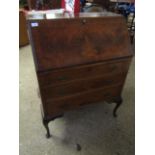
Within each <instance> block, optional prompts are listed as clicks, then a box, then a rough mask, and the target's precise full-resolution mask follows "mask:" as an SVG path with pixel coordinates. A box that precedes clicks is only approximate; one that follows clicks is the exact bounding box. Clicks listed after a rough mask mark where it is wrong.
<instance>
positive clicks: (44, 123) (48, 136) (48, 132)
mask: <svg viewBox="0 0 155 155" xmlns="http://www.w3.org/2000/svg"><path fill="white" fill-rule="evenodd" d="M48 123H49V121H47V120H45V119H43V125H44V127H45V129H46V131H47V134H46V138H50V137H51V135H50V130H49V127H48Z"/></svg>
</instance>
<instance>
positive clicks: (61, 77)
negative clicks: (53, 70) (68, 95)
mask: <svg viewBox="0 0 155 155" xmlns="http://www.w3.org/2000/svg"><path fill="white" fill-rule="evenodd" d="M58 80H60V81H64V80H67V77H66V76H60V77H58Z"/></svg>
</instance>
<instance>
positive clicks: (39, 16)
mask: <svg viewBox="0 0 155 155" xmlns="http://www.w3.org/2000/svg"><path fill="white" fill-rule="evenodd" d="M120 16H121V15H119V14H116V13H112V12H95V13H94V12H93V13H78V14H74V13H69V12H64V10H63V9H59V10H48V11H29V12H28V14H27V20H44V19H46V20H57V19H72V18H74V19H75V18H98V17H100V18H101V17H105V18H106V17H120Z"/></svg>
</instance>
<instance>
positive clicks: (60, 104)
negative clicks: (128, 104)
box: [45, 85, 122, 115]
mask: <svg viewBox="0 0 155 155" xmlns="http://www.w3.org/2000/svg"><path fill="white" fill-rule="evenodd" d="M121 90H122V85H117V86H114V87H109V88H100V89H95V90H93V91H87V92H84V93H79V94H76V95H71V96H66V97H63V98H61V99H53V100H51V101H48V102H45V113H46V114H47V115H52V114H56V113H61V112H64V111H65V110H71V109H74V108H79V107H81V106H83V105H86V104H90V103H94V102H99V101H106V100H107V101H108V100H112V99H113V98H115V97H117V96H119V95H120V94H121Z"/></svg>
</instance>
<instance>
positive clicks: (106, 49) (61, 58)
mask: <svg viewBox="0 0 155 155" xmlns="http://www.w3.org/2000/svg"><path fill="white" fill-rule="evenodd" d="M27 20H28V27H29V36H30V42H31V45H32V51H33V57H34V61H35V67H36V74H37V78H38V83H39V88H40V94H41V100H42V114H43V124H44V126H45V128H46V129H47V137H50V132H49V128H48V122H49V121H50V120H53V119H54V118H56V117H59V116H61V115H62V114H63V113H64V112H65V111H68V110H72V109H76V108H77V109H78V108H80V107H82V106H84V105H86V104H90V103H97V102H99V101H107V102H109V103H112V102H115V103H116V107H115V108H114V111H113V114H114V116H116V110H117V108H118V107H119V105H120V104H121V103H122V98H121V93H122V89H123V85H124V82H125V79H126V75H127V72H128V68H129V65H130V61H131V58H132V52H131V51H132V50H131V46H130V41H129V35H128V30H127V27H126V23H125V20H124V18H123V17H122V16H120V15H117V14H113V13H80V14H77V15H74V14H68V13H64V14H60V13H55V14H54V13H51V14H50V15H49V13H48V15H47V14H46V13H40V14H39V13H34V14H33V13H31V14H29V15H28V17H27Z"/></svg>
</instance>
